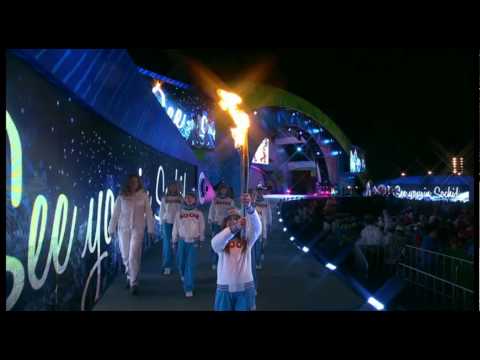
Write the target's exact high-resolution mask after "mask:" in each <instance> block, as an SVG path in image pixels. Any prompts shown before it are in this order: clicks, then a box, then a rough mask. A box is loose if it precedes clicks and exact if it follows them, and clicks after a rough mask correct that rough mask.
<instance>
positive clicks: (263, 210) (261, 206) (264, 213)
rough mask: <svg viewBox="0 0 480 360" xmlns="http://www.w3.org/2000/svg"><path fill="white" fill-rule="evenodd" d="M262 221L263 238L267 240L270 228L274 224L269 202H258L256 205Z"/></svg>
mask: <svg viewBox="0 0 480 360" xmlns="http://www.w3.org/2000/svg"><path fill="white" fill-rule="evenodd" d="M255 209H256V210H257V213H258V215H259V216H260V220H261V221H262V238H263V239H266V238H267V236H268V234H267V230H268V227H269V226H270V225H271V224H272V208H271V207H270V204H269V202H268V201H267V200H265V199H263V200H262V201H257V202H256V203H255Z"/></svg>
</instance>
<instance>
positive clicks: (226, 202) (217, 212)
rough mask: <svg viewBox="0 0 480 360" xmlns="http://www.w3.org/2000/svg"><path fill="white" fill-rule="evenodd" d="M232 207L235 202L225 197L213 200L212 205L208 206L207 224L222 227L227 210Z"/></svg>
mask: <svg viewBox="0 0 480 360" xmlns="http://www.w3.org/2000/svg"><path fill="white" fill-rule="evenodd" d="M234 206H235V202H234V201H233V200H232V199H231V198H229V197H226V198H224V199H221V198H219V197H216V198H215V200H213V202H212V205H210V210H209V211H208V222H209V223H212V224H217V225H219V226H220V225H222V223H223V220H224V219H225V218H226V217H227V215H228V209H230V208H232V207H234Z"/></svg>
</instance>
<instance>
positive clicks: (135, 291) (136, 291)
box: [130, 285, 138, 296]
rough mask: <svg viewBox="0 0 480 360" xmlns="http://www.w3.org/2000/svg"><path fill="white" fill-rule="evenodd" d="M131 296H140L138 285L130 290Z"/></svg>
mask: <svg viewBox="0 0 480 360" xmlns="http://www.w3.org/2000/svg"><path fill="white" fill-rule="evenodd" d="M130 294H132V295H133V296H137V295H138V286H137V285H133V286H132V287H131V288H130Z"/></svg>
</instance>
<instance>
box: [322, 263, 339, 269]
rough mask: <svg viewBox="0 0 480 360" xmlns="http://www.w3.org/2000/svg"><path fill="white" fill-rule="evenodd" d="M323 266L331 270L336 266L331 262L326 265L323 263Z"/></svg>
mask: <svg viewBox="0 0 480 360" xmlns="http://www.w3.org/2000/svg"><path fill="white" fill-rule="evenodd" d="M325 267H326V268H327V269H329V270H332V271H335V270H337V267H336V266H335V265H333V264H330V263H328V264H327V265H325Z"/></svg>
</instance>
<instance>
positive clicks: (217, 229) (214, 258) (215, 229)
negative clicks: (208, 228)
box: [210, 224, 223, 266]
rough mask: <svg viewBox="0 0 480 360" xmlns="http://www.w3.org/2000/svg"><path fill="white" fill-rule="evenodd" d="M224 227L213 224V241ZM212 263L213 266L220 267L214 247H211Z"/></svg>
mask: <svg viewBox="0 0 480 360" xmlns="http://www.w3.org/2000/svg"><path fill="white" fill-rule="evenodd" d="M222 230H223V229H222V227H221V226H219V225H217V224H212V239H213V238H214V236H215V235H217V234H218V233H219V232H220V231H222ZM210 261H211V262H212V265H215V266H217V265H218V255H217V253H216V252H215V251H213V249H212V246H211V245H210Z"/></svg>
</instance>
